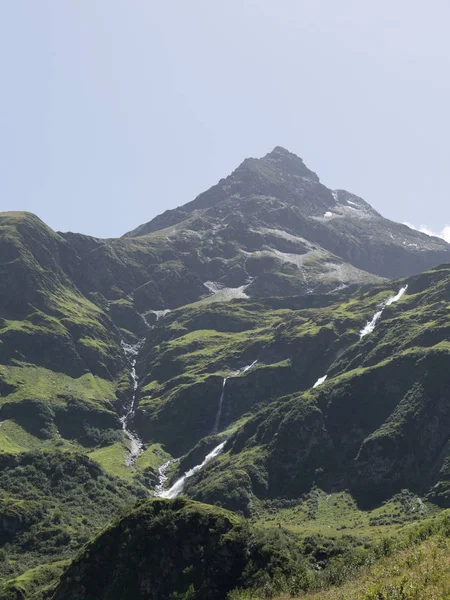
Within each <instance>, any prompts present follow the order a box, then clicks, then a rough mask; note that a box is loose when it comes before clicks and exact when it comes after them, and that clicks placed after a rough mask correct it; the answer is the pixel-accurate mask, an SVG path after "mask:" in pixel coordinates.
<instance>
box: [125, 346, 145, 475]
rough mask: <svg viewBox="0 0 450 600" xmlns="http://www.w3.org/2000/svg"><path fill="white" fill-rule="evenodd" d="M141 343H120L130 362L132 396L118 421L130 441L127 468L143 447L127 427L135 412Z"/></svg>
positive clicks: (126, 460)
mask: <svg viewBox="0 0 450 600" xmlns="http://www.w3.org/2000/svg"><path fill="white" fill-rule="evenodd" d="M143 343H144V340H141V341H140V342H138V343H137V344H134V346H131V345H130V344H126V343H125V342H123V341H122V348H123V351H124V353H125V356H126V357H127V359H128V360H129V361H130V365H131V370H130V375H131V379H132V381H133V394H132V397H131V403H130V405H129V407H128V410H127V411H126V413H125V414H124V415H123V417H121V419H120V421H121V423H122V429H123V430H124V432H125V435H126V436H127V438H128V439H129V440H130V452H129V454H128V456H127V458H126V459H125V464H126V465H127V467H132V466H133V463H134V461H135V460H136V458H137V457H138V456H139V454H141V452H142V450H143V446H144V445H143V443H142V441H141V439H140V438H139V437H138V436H137V435H136V434H135V433H133V432H132V431H131V430H130V429H129V427H128V423H129V421H130V420H131V419H132V418H133V417H134V413H135V412H136V390H137V386H138V377H137V375H136V357H137V355H138V353H139V350H140V348H141V346H142V344H143Z"/></svg>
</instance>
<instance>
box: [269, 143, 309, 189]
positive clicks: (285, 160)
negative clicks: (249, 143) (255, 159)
mask: <svg viewBox="0 0 450 600" xmlns="http://www.w3.org/2000/svg"><path fill="white" fill-rule="evenodd" d="M259 160H260V161H262V162H267V161H269V162H270V164H271V165H272V166H276V167H277V168H278V169H280V170H283V171H286V172H287V173H289V174H292V175H298V176H300V177H307V178H309V179H312V180H313V181H316V182H319V177H318V176H317V175H316V173H314V171H311V170H310V169H308V167H307V166H306V165H305V163H304V162H303V160H302V159H301V158H300V157H299V156H297V154H294V153H293V152H290V151H289V150H286V148H283V147H282V146H275V148H274V149H273V150H272V152H269V153H268V154H266V155H265V156H264V158H261V159H259Z"/></svg>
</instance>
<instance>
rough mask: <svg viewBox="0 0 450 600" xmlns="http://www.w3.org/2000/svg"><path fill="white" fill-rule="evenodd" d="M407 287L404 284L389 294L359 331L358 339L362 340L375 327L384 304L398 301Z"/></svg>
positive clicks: (387, 304) (384, 306)
mask: <svg viewBox="0 0 450 600" xmlns="http://www.w3.org/2000/svg"><path fill="white" fill-rule="evenodd" d="M407 289H408V286H407V285H405V286H404V287H402V288H401V289H400V290H399V292H398V293H397V294H395V296H390V297H389V298H388V299H387V300H386V301H385V302H383V304H382V305H381V310H379V311H378V312H376V313H375V314H374V315H373V317H372V319H371V320H370V321H367V323H366V325H365V326H364V327H363V328H362V329H361V331H360V332H359V339H360V340H362V338H363V337H365V336H366V335H368V334H369V333H372V331H373V330H374V329H375V326H376V324H377V323H378V321H379V320H380V317H381V315H382V314H383V310H384V309H385V308H386V306H390V305H391V304H394V302H398V300H400V298H401V297H402V296H403V294H404V293H405V292H406V290H407Z"/></svg>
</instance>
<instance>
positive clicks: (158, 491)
mask: <svg viewBox="0 0 450 600" xmlns="http://www.w3.org/2000/svg"><path fill="white" fill-rule="evenodd" d="M257 362H258V361H257V360H254V361H253V362H252V363H251V364H250V365H247V366H246V367H242V369H238V370H237V371H231V372H230V373H229V374H228V375H227V376H226V377H224V380H223V384H222V391H221V394H220V397H219V405H218V407H217V413H216V418H215V420H214V427H213V431H212V433H213V434H216V433H217V432H218V430H219V425H220V417H221V416H222V408H223V400H224V396H225V386H226V384H227V381H228V379H230V378H231V377H239V375H243V374H244V373H247V371H249V370H250V369H251V368H252V367H254V366H255V365H256V363H257ZM226 443H227V440H225V441H224V442H221V443H220V444H219V445H218V446H216V447H215V448H213V449H212V450H211V452H209V453H208V454H207V455H206V456H205V458H204V460H203V462H201V463H200V464H199V465H196V466H195V467H192V469H190V470H189V471H186V473H184V474H183V475H182V476H181V477H179V478H178V479H177V480H176V481H175V483H174V484H173V485H172V486H171V487H170V488H169V489H168V490H165V489H164V484H165V482H166V481H167V478H168V475H167V471H168V469H169V467H170V466H171V465H172V464H173V463H174V462H176V461H177V459H171V460H168V461H167V462H165V463H164V464H163V465H161V466H160V467H159V469H158V483H157V485H156V486H155V496H156V497H159V498H176V497H177V496H179V495H180V494H181V492H182V491H183V490H184V487H185V485H186V481H187V480H188V479H189V478H190V477H192V476H193V475H195V473H198V472H199V471H200V470H201V469H203V467H204V466H205V465H207V464H208V463H209V462H210V461H211V460H213V459H214V458H216V457H217V456H219V454H220V453H221V452H222V450H223V449H224V447H225V444H226Z"/></svg>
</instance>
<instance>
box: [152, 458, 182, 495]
mask: <svg viewBox="0 0 450 600" xmlns="http://www.w3.org/2000/svg"><path fill="white" fill-rule="evenodd" d="M177 460H178V459H177V458H171V459H170V460H168V461H167V462H165V463H164V464H163V465H161V466H160V467H159V469H158V483H157V484H156V485H155V496H156V497H162V494H163V493H164V484H165V483H166V481H167V478H168V475H167V471H168V470H169V467H170V466H171V465H173V463H174V462H176V461H177Z"/></svg>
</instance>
